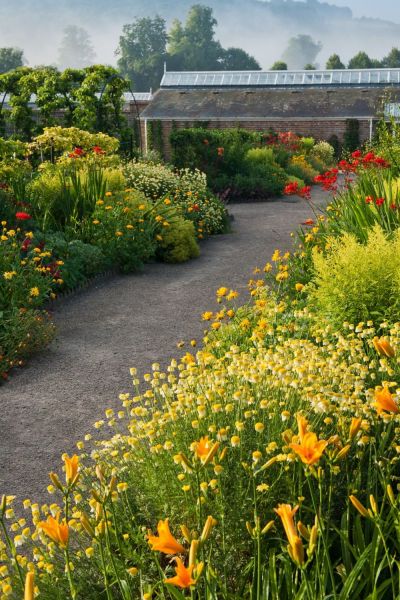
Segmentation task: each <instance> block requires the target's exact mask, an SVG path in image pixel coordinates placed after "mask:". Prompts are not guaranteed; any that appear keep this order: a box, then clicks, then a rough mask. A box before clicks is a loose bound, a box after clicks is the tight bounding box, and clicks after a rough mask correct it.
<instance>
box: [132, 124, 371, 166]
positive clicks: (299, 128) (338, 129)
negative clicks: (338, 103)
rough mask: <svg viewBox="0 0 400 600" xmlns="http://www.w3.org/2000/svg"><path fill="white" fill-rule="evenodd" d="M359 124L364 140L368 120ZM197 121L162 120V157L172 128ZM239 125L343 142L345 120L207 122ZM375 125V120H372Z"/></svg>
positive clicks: (219, 126) (167, 150)
mask: <svg viewBox="0 0 400 600" xmlns="http://www.w3.org/2000/svg"><path fill="white" fill-rule="evenodd" d="M358 121H359V124H360V141H361V142H364V141H366V140H368V139H369V135H370V120H369V119H368V120H361V119H359V120H358ZM196 125H197V126H198V123H194V122H191V121H175V122H174V124H173V123H172V121H164V120H163V121H162V130H163V147H164V157H165V158H166V159H167V160H169V159H170V158H171V145H170V143H169V136H170V134H171V131H172V129H173V126H174V127H175V128H178V129H181V128H185V127H195V126H196ZM141 127H142V139H143V140H145V139H146V136H145V131H146V126H145V123H144V121H141ZM237 127H241V128H243V129H247V130H249V131H267V130H268V129H273V130H274V131H278V132H280V131H293V132H294V133H297V134H299V135H302V136H311V137H313V138H315V139H316V140H327V139H329V138H330V137H331V136H332V135H336V136H337V137H338V138H339V140H340V141H341V142H343V136H344V133H345V130H346V120H345V119H341V120H339V119H338V120H321V121H318V120H317V119H310V120H303V119H302V120H298V121H295V120H287V121H210V122H209V123H208V128H209V129H229V128H237ZM374 127H375V122H374Z"/></svg>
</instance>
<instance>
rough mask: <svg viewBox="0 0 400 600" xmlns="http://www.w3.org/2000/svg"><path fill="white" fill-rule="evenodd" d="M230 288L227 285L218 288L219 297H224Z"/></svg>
mask: <svg viewBox="0 0 400 600" xmlns="http://www.w3.org/2000/svg"><path fill="white" fill-rule="evenodd" d="M228 291H229V290H228V288H226V287H220V288H218V290H217V297H218V298H223V297H224V296H226V294H227V293H228Z"/></svg>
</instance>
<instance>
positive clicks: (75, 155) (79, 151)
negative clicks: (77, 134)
mask: <svg viewBox="0 0 400 600" xmlns="http://www.w3.org/2000/svg"><path fill="white" fill-rule="evenodd" d="M84 154H85V151H84V149H83V148H81V147H80V146H77V147H76V148H75V150H74V151H73V152H70V153H69V154H68V156H69V158H79V157H80V156H83V155H84Z"/></svg>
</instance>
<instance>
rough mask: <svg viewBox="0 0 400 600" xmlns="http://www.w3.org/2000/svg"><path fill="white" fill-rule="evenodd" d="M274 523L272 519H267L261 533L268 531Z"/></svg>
mask: <svg viewBox="0 0 400 600" xmlns="http://www.w3.org/2000/svg"><path fill="white" fill-rule="evenodd" d="M274 525H275V523H274V521H268V523H267V524H266V525H265V526H264V527H263V529H261V535H265V534H266V533H268V531H269V530H270V529H272V527H273V526H274Z"/></svg>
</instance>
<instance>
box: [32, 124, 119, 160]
mask: <svg viewBox="0 0 400 600" xmlns="http://www.w3.org/2000/svg"><path fill="white" fill-rule="evenodd" d="M95 146H98V147H99V148H101V150H102V152H104V153H105V154H106V155H110V154H115V153H116V152H117V151H118V147H119V141H118V139H117V138H115V137H111V136H109V135H107V134H105V133H91V132H89V131H85V130H82V129H78V128H77V127H60V126H56V127H45V129H44V131H43V133H41V134H40V135H37V136H36V137H35V138H34V139H33V140H32V142H31V143H30V144H29V145H28V148H29V150H30V152H39V153H40V155H41V156H42V157H47V156H48V157H49V158H51V159H52V160H54V158H55V157H56V156H57V155H60V154H63V153H66V152H73V150H75V148H82V150H84V151H85V152H90V151H92V150H93V148H94V147H95Z"/></svg>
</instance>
